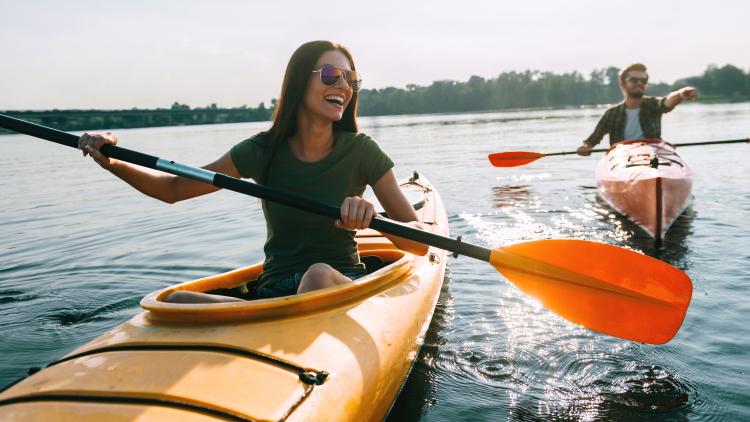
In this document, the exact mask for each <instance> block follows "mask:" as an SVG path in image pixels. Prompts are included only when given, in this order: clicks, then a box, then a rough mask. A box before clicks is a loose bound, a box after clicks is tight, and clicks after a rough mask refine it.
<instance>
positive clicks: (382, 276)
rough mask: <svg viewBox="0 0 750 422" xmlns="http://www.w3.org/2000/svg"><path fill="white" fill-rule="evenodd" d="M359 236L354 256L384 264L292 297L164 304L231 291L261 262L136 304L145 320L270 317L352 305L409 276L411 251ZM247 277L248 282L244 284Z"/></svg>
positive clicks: (251, 277) (255, 274)
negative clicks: (185, 295) (183, 296)
mask: <svg viewBox="0 0 750 422" xmlns="http://www.w3.org/2000/svg"><path fill="white" fill-rule="evenodd" d="M363 237H364V239H362V240H364V242H363V241H360V256H361V257H362V259H363V261H365V262H366V261H368V260H371V259H374V260H375V261H376V262H377V261H382V263H383V264H385V265H384V266H383V267H382V268H380V269H378V270H376V271H374V272H371V273H369V274H367V275H365V276H363V277H361V278H359V279H356V280H354V281H353V282H352V283H350V284H345V285H340V286H333V287H329V288H326V289H320V290H316V291H312V292H307V293H303V294H298V295H293V296H285V297H279V298H273V299H259V300H251V301H244V302H224V303H198V304H184V303H169V302H165V298H166V297H167V296H169V295H170V294H172V293H173V292H176V291H180V290H183V291H192V292H202V293H204V292H212V291H216V290H224V289H234V288H236V287H238V286H242V285H243V284H245V283H249V284H251V283H253V282H255V280H257V278H258V276H259V275H260V274H261V272H262V271H263V265H262V264H256V265H251V266H248V267H244V268H239V269H236V270H232V271H229V272H226V273H223V274H218V275H213V276H209V277H205V278H201V279H198V280H193V281H189V282H186V283H182V284H178V285H175V286H170V287H168V288H166V289H162V290H158V291H156V292H153V293H150V294H148V295H147V296H146V297H144V298H143V300H141V307H142V308H144V309H146V310H148V311H150V312H149V315H148V316H149V319H151V320H154V321H175V322H179V321H183V322H191V323H195V322H215V321H245V320H255V319H274V318H281V317H285V316H290V315H301V314H306V313H310V312H321V311H325V310H328V309H331V308H338V307H342V306H348V305H351V304H355V303H358V302H360V301H362V300H365V299H367V298H369V297H372V296H374V295H377V294H379V293H381V292H383V291H385V290H387V289H390V288H392V287H394V286H395V285H397V284H401V283H403V282H405V281H406V280H407V279H408V278H409V276H410V275H411V272H412V267H413V265H412V259H413V258H414V256H413V255H411V254H409V253H406V252H403V251H401V250H398V249H394V248H386V249H372V247H382V246H384V245H383V243H382V242H378V241H377V240H379V239H383V238H382V237H381V238H379V239H378V237H375V236H372V237H367V234H364V236H363ZM368 241H369V242H368ZM372 241H375V242H372ZM381 265H382V264H381ZM248 280H251V281H249V282H248Z"/></svg>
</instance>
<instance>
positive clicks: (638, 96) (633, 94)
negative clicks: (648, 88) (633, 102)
mask: <svg viewBox="0 0 750 422" xmlns="http://www.w3.org/2000/svg"><path fill="white" fill-rule="evenodd" d="M643 94H644V93H643V92H628V97H630V98H635V99H641V98H643Z"/></svg>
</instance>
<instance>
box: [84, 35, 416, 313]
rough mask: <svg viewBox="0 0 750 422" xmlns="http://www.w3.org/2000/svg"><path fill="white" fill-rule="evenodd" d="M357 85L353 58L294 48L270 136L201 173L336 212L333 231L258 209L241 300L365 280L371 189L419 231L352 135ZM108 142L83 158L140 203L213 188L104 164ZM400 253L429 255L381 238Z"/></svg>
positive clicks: (271, 208)
mask: <svg viewBox="0 0 750 422" xmlns="http://www.w3.org/2000/svg"><path fill="white" fill-rule="evenodd" d="M361 83H362V80H361V78H360V77H359V73H358V72H357V71H356V70H355V67H354V60H353V59H352V56H351V53H349V51H348V50H347V49H346V48H345V47H343V46H341V45H339V44H335V43H332V42H329V41H312V42H309V43H305V44H303V45H302V46H300V47H299V48H298V49H297V50H296V51H295V52H294V54H292V57H291V58H290V60H289V64H288V65H287V69H286V73H285V75H284V81H283V84H282V87H281V95H280V96H279V100H278V101H277V105H276V110H275V111H274V118H273V123H272V125H271V128H270V129H269V130H267V131H264V132H261V133H258V134H256V135H255V136H252V137H251V138H249V139H246V140H244V141H242V142H240V143H238V144H237V145H235V146H234V147H233V148H231V150H230V151H228V152H227V153H226V154H224V155H223V156H222V157H220V158H219V159H218V160H216V161H214V162H213V163H211V164H208V165H206V166H204V167H203V168H205V169H207V170H210V171H214V172H217V173H223V174H226V175H229V176H232V177H245V178H252V179H255V180H256V181H258V182H259V183H262V184H265V185H268V186H272V187H276V188H280V189H282V190H284V191H287V192H292V193H298V194H301V195H304V196H306V197H311V198H316V199H318V200H320V201H322V202H327V203H336V204H341V217H340V219H339V220H337V221H336V222H335V223H334V222H331V221H330V220H329V219H327V218H325V217H321V216H318V215H314V214H311V213H308V212H305V211H300V210H297V209H293V208H290V207H287V206H284V205H280V204H277V203H274V202H266V201H264V202H263V214H264V216H265V219H266V227H267V230H268V233H267V236H266V244H265V246H264V252H265V261H264V263H263V274H262V275H261V278H260V279H259V280H258V281H257V282H256V283H253V290H252V291H251V294H250V296H248V298H251V299H266V298H274V297H281V296H289V295H294V294H296V293H304V292H308V291H311V290H317V289H322V288H325V287H329V286H334V285H338V284H344V283H348V282H350V281H351V280H352V279H354V278H358V277H361V276H363V275H364V274H365V273H366V270H365V267H364V265H363V264H362V263H361V262H360V260H359V255H358V253H357V243H356V241H355V240H354V235H355V230H358V229H364V228H367V227H368V226H369V224H370V221H371V219H372V218H373V217H374V215H375V208H374V206H373V204H371V203H370V202H368V201H366V200H364V199H362V198H361V195H362V193H363V192H364V189H365V187H366V185H370V186H371V187H372V189H373V192H374V193H375V195H376V197H377V198H378V200H379V202H380V203H381V205H382V206H383V208H384V209H385V211H386V212H387V213H388V216H389V217H390V218H392V219H394V220H398V221H402V222H405V223H407V225H409V226H411V227H414V228H422V227H421V224H420V223H419V222H417V215H416V213H415V211H414V208H412V206H411V204H409V202H408V201H407V199H406V198H405V197H404V195H403V193H402V192H401V189H400V188H399V186H398V183H397V182H396V177H395V174H394V172H393V169H392V167H393V162H392V161H391V159H390V158H389V157H388V156H387V155H386V154H385V153H384V152H383V151H382V150H381V149H380V147H379V146H378V144H377V143H376V142H375V141H374V140H373V139H372V138H370V137H369V136H367V135H365V134H363V133H359V132H358V130H357V121H356V114H357V93H358V91H359V88H360V86H361ZM116 143H117V138H116V137H115V136H114V135H112V134H109V133H106V134H88V133H86V134H84V135H82V136H81V138H80V140H79V148H80V149H81V150H82V151H83V155H84V156H85V155H87V154H89V155H91V157H92V158H93V159H94V160H95V161H96V162H97V163H98V164H99V165H100V166H102V167H103V168H105V169H106V170H108V171H110V172H111V173H112V174H114V175H115V176H117V177H119V178H120V179H122V180H124V181H125V182H127V183H128V184H130V185H131V186H133V187H134V188H136V189H137V190H139V191H141V192H142V193H144V194H146V195H148V196H151V197H153V198H156V199H159V200H162V201H164V202H167V203H174V202H177V201H182V200H185V199H190V198H194V197H196V196H200V195H205V194H208V193H211V192H215V191H217V190H219V188H217V187H215V186H212V185H209V184H205V183H201V182H197V181H195V180H191V179H187V178H184V177H180V176H174V175H171V174H166V173H161V172H157V171H152V170H149V169H146V168H143V167H139V166H135V165H132V164H129V163H126V162H123V161H119V160H115V159H111V158H108V157H106V156H105V155H103V154H102V153H101V152H100V151H99V149H100V148H101V147H102V146H103V145H105V144H113V145H114V144H116ZM385 236H387V237H388V238H389V239H390V240H391V241H392V242H393V243H394V244H395V245H396V246H397V247H398V248H400V249H403V250H406V251H408V252H411V253H414V254H418V255H425V254H426V253H427V248H428V247H427V246H426V245H423V244H420V243H417V242H414V241H411V240H407V239H401V238H398V237H395V236H391V235H388V234H385ZM237 300H241V299H237V298H232V297H227V296H218V295H210V294H205V293H195V292H184V291H178V292H175V293H172V294H171V295H170V296H169V298H167V301H170V302H181V303H207V302H223V301H237Z"/></svg>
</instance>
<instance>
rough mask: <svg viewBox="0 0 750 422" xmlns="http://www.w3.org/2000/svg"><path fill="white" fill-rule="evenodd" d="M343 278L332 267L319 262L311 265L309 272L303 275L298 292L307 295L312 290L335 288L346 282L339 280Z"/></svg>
mask: <svg viewBox="0 0 750 422" xmlns="http://www.w3.org/2000/svg"><path fill="white" fill-rule="evenodd" d="M342 277H344V276H343V275H342V274H341V273H340V272H338V271H336V270H335V269H334V268H333V267H331V266H330V265H328V264H324V263H322V262H319V263H317V264H313V265H310V267H309V268H308V269H307V271H305V274H304V275H302V281H301V282H300V285H299V289H297V292H298V293H305V292H309V291H312V290H318V289H324V288H326V287H331V286H335V285H337V284H340V283H341V282H343V281H345V280H339V279H340V278H342ZM344 278H346V277H344Z"/></svg>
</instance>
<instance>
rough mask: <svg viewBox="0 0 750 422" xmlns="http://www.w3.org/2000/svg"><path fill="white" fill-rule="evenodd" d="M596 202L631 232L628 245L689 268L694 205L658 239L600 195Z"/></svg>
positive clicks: (683, 267) (624, 228)
mask: <svg viewBox="0 0 750 422" xmlns="http://www.w3.org/2000/svg"><path fill="white" fill-rule="evenodd" d="M596 202H597V204H598V205H599V206H601V207H602V208H604V209H606V210H608V211H611V212H612V213H613V214H615V215H616V219H617V221H618V222H619V224H620V225H621V227H622V229H623V230H625V231H627V232H628V233H630V234H631V236H630V237H629V239H628V241H627V245H628V246H630V247H632V248H634V249H637V250H640V251H642V252H643V253H645V254H646V255H648V256H651V257H653V258H656V259H660V260H662V261H664V262H667V263H669V264H671V265H674V266H676V267H678V268H680V269H682V270H685V269H687V266H688V265H687V264H688V263H687V261H686V258H685V257H686V255H687V254H688V253H689V251H690V247H689V238H690V234H692V232H693V220H694V219H695V216H696V212H695V211H694V210H693V207H692V206H688V207H687V208H686V209H685V211H683V212H682V214H680V216H679V217H677V219H676V220H675V222H674V223H672V226H671V227H670V228H669V230H667V232H666V234H665V235H664V239H662V240H661V241H657V240H656V239H654V238H653V237H651V236H650V235H648V234H647V233H646V232H645V231H644V230H643V229H642V228H641V227H640V226H638V225H637V224H636V223H634V222H633V221H632V220H630V219H629V218H627V217H625V216H624V215H622V214H620V213H618V212H617V211H615V210H614V209H613V208H612V207H610V206H609V204H607V202H606V201H605V200H604V199H602V198H601V197H599V195H597V196H596Z"/></svg>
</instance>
